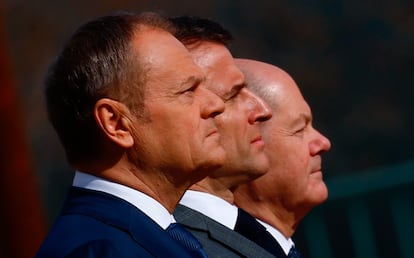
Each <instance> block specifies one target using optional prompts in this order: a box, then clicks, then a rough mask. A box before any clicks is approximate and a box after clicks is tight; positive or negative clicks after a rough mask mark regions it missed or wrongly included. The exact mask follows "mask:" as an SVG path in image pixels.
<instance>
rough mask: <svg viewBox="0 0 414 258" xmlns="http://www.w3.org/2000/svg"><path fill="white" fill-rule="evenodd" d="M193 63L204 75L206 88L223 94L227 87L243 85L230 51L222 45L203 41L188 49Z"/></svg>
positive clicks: (240, 73)
mask: <svg viewBox="0 0 414 258" xmlns="http://www.w3.org/2000/svg"><path fill="white" fill-rule="evenodd" d="M190 54H191V56H192V57H193V59H194V62H195V63H196V64H197V65H198V66H199V67H200V68H201V69H202V70H203V72H204V73H205V75H206V78H207V81H208V82H209V83H208V84H207V87H208V88H209V89H210V90H212V91H214V92H215V93H216V94H218V95H220V94H224V93H226V91H228V90H229V87H232V86H234V85H239V84H244V82H245V81H244V75H243V73H242V72H241V71H240V69H239V68H238V67H237V66H236V64H235V62H234V59H233V56H232V55H231V53H230V51H229V50H228V49H227V47H225V46H224V45H222V44H219V43H215V42H209V41H205V42H202V43H200V44H198V45H197V46H196V47H194V48H190Z"/></svg>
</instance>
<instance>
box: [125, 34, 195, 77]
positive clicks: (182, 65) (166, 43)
mask: <svg viewBox="0 0 414 258" xmlns="http://www.w3.org/2000/svg"><path fill="white" fill-rule="evenodd" d="M133 44H134V48H135V49H136V51H137V53H138V54H137V56H138V58H139V59H140V62H141V63H142V64H143V65H144V66H145V67H147V72H148V73H147V80H151V79H153V80H158V81H160V80H168V79H181V80H187V79H188V77H197V78H198V77H203V74H202V71H201V70H200V68H199V67H198V66H197V65H196V64H195V63H194V61H193V59H192V57H191V56H190V53H189V52H188V50H187V49H186V48H185V47H184V45H182V44H181V43H180V42H179V41H178V40H177V39H176V38H175V37H173V36H172V35H171V34H170V33H168V32H166V31H163V30H160V29H152V28H149V29H147V30H144V31H141V32H139V33H138V35H137V36H136V37H135V40H134V42H133Z"/></svg>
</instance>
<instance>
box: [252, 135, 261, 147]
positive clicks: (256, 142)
mask: <svg viewBox="0 0 414 258" xmlns="http://www.w3.org/2000/svg"><path fill="white" fill-rule="evenodd" d="M250 143H251V144H259V145H264V141H263V139H262V136H257V137H256V138H254V139H253V140H252V141H251V142H250Z"/></svg>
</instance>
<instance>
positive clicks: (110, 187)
mask: <svg viewBox="0 0 414 258" xmlns="http://www.w3.org/2000/svg"><path fill="white" fill-rule="evenodd" d="M73 186H76V187H81V188H86V189H90V190H95V191H101V192H105V193H108V194H111V195H114V196H116V197H118V198H121V199H123V200H125V201H127V202H129V203H130V204H132V205H134V206H135V207H137V208H138V209H140V210H141V211H142V212H143V213H145V214H146V215H147V216H148V217H150V218H151V219H152V220H154V221H155V222H156V223H157V224H158V225H159V226H160V227H161V228H163V229H166V228H167V227H168V226H169V225H170V224H171V223H174V222H175V219H174V216H173V215H172V214H170V213H169V212H168V210H167V209H166V208H165V207H164V206H162V205H161V204H160V203H159V202H157V201H156V200H155V199H153V198H152V197H150V196H148V195H146V194H144V193H142V192H139V191H137V190H135V189H132V188H130V187H128V186H125V185H121V184H118V183H114V182H111V181H108V180H105V179H103V178H99V177H96V176H93V175H90V174H86V173H82V172H80V171H76V173H75V177H74V179H73Z"/></svg>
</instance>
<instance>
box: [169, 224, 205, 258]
mask: <svg viewBox="0 0 414 258" xmlns="http://www.w3.org/2000/svg"><path fill="white" fill-rule="evenodd" d="M167 232H168V234H169V235H170V236H171V237H172V238H173V239H175V240H176V241H177V242H179V243H180V244H181V245H182V246H184V247H185V248H186V249H187V250H189V251H190V253H191V254H192V256H193V257H199V258H207V257H208V255H207V254H206V252H205V251H204V250H203V247H202V246H201V243H200V242H198V240H197V239H196V238H195V237H194V236H193V235H192V234H191V233H190V232H188V231H187V230H186V229H185V228H184V227H183V226H182V225H180V224H179V223H172V224H170V225H169V226H168V228H167Z"/></svg>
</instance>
